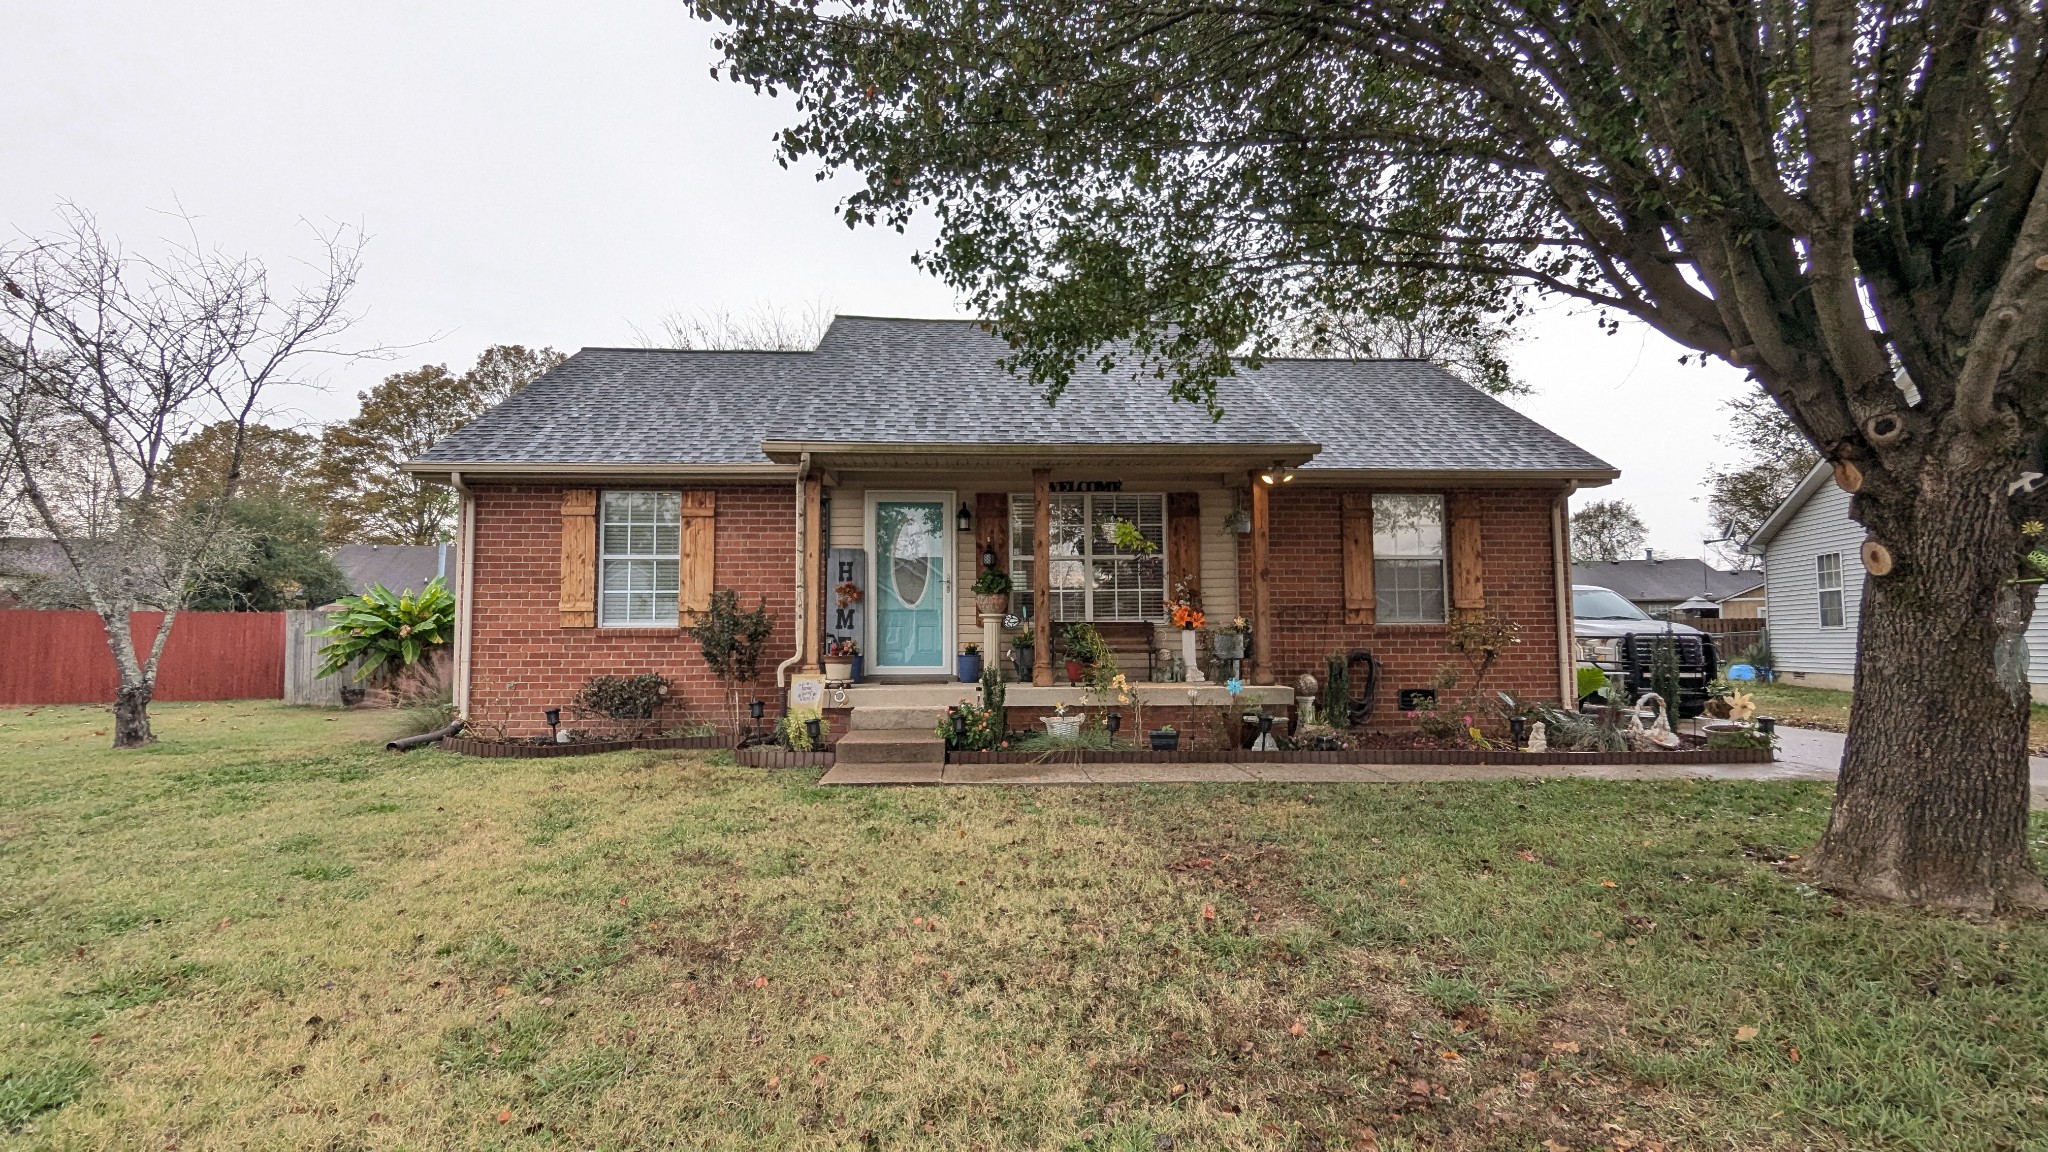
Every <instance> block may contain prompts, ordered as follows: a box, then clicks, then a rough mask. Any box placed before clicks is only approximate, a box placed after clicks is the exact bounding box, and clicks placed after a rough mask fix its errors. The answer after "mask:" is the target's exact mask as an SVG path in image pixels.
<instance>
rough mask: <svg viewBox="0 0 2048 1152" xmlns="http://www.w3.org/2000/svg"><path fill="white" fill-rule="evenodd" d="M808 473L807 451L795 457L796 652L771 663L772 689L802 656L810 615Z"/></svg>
mask: <svg viewBox="0 0 2048 1152" xmlns="http://www.w3.org/2000/svg"><path fill="white" fill-rule="evenodd" d="M810 476H811V454H810V453H809V452H806V453H804V454H803V455H802V456H799V457H798V458H797V466H796V651H795V652H793V653H791V654H790V657H789V659H787V660H784V661H783V662H782V663H780V664H777V665H776V666H775V690H776V691H777V692H781V691H783V690H784V689H785V688H787V687H788V685H789V666H790V665H792V664H795V663H797V662H798V661H801V660H802V659H803V658H804V627H805V625H806V622H807V621H808V620H809V617H810V606H809V604H808V603H807V601H809V600H810V592H811V590H810V589H809V588H807V587H805V584H806V581H805V580H804V577H805V575H806V574H807V573H806V572H805V570H804V553H805V552H807V551H809V550H810V546H811V540H810V536H809V535H807V533H806V529H807V527H808V525H806V524H805V523H804V520H805V518H806V517H805V511H806V507H807V505H808V501H806V500H805V499H804V482H805V481H807V480H809V479H810Z"/></svg>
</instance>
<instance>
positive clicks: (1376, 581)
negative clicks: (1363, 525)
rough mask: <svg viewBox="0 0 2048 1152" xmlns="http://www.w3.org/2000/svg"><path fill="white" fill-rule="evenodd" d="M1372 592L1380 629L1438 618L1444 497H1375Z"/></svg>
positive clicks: (1441, 598)
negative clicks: (1389, 625)
mask: <svg viewBox="0 0 2048 1152" xmlns="http://www.w3.org/2000/svg"><path fill="white" fill-rule="evenodd" d="M1372 587H1373V600H1374V605H1373V607H1374V615H1375V618H1376V619H1377V620H1378V621H1379V622H1380V623H1382V624H1438V623H1441V622H1442V621H1443V619H1444V498H1443V497H1442V496H1397V495H1387V494H1375V495H1374V496H1373V498H1372Z"/></svg>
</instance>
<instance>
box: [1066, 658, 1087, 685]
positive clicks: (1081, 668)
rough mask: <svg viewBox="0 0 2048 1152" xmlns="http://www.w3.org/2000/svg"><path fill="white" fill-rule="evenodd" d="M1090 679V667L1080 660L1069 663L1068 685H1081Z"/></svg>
mask: <svg viewBox="0 0 2048 1152" xmlns="http://www.w3.org/2000/svg"><path fill="white" fill-rule="evenodd" d="M1087 678H1088V666H1087V665H1086V664H1083V663H1081V662H1080V661H1079V660H1069V661H1067V683H1069V684H1079V683H1080V682H1081V681H1083V680H1085V679H1087Z"/></svg>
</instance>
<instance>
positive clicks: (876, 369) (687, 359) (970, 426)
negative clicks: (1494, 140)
mask: <svg viewBox="0 0 2048 1152" xmlns="http://www.w3.org/2000/svg"><path fill="white" fill-rule="evenodd" d="M1006 350H1007V349H1006V346H1005V345H1004V344H1003V343H1002V342H1001V341H1000V340H998V339H997V338H996V337H995V336H993V335H991V334H990V333H989V332H988V331H987V330H986V329H984V328H983V327H982V326H981V325H979V324H978V323H976V322H973V321H963V320H897V319H883V318H874V317H863V316H840V317H838V318H836V319H835V320H834V321H833V322H832V326H831V328H830V329H829V330H828V331H827V332H826V334H825V337H824V339H823V340H822V341H820V342H819V345H818V347H817V349H816V350H815V351H812V352H678V351H666V350H647V349H620V348H586V349H584V350H582V351H581V352H578V353H577V354H576V355H574V356H572V357H570V358H569V360H568V361H567V362H566V363H564V364H563V365H562V366H561V367H560V368H557V369H555V370H554V371H553V372H550V373H548V374H547V375H546V376H544V377H542V378H541V379H540V380H538V381H536V382H534V383H533V384H531V385H529V386H528V387H526V388H525V389H523V390H522V391H520V392H519V393H517V394H515V395H514V396H513V397H512V398H511V399H509V400H507V401H505V402H504V403H503V404H500V405H498V406H497V407H496V408H494V409H492V410H491V411H489V412H487V413H485V414H484V415H483V416H482V417H481V418H479V419H477V420H476V421H474V422H473V423H471V424H470V425H468V426H467V427H465V428H463V429H461V430H459V431H457V432H456V433H454V434H453V435H451V436H448V437H447V438H445V439H443V440H442V441H440V442H439V443H437V444H435V445H434V446H433V447H432V448H431V449H429V450H428V451H427V452H426V453H425V454H424V455H422V456H421V457H420V458H419V459H418V460H417V461H415V464H416V465H422V466H432V465H444V466H455V465H463V464H499V465H512V464H532V465H536V466H546V465H551V464H561V465H604V464H675V465H684V466H696V465H714V466H715V465H728V464H762V463H766V462H767V460H768V458H767V457H766V456H765V455H764V454H763V452H762V450H761V445H762V442H763V441H769V440H789V441H806V442H830V443H844V444H849V445H858V444H863V443H865V444H901V443H913V444H926V443H929V444H932V445H935V446H937V445H945V446H951V447H955V448H957V447H960V446H963V445H965V446H972V445H975V444H989V445H1032V444H1046V445H1104V446H1140V445H1145V446H1151V445H1188V446H1191V447H1217V448H1224V447H1232V448H1247V447H1252V448H1255V447H1257V446H1263V445H1276V446H1277V445H1318V444H1319V445H1321V446H1322V450H1321V451H1320V452H1319V453H1318V454H1317V455H1316V456H1315V458H1314V459H1313V460H1312V461H1311V463H1310V465H1309V468H1310V469H1314V470H1323V469H1346V470H1351V469H1358V470H1375V471H1378V470H1396V471H1464V470H1488V471H1491V470H1542V471H1550V472H1563V473H1572V474H1585V475H1588V476H1601V475H1611V474H1612V473H1613V469H1612V468H1610V467H1609V466H1608V465H1607V464H1605V463H1604V462H1602V461H1600V460H1599V459H1597V458H1595V457H1594V456H1592V455H1591V454H1589V453H1587V452H1585V451H1584V450H1582V449H1580V448H1578V447H1577V446H1576V445H1573V444H1572V443H1570V442H1569V441H1567V440H1565V439H1564V438H1563V437H1560V436H1558V435H1557V434H1555V433H1553V432H1551V431H1550V430H1549V429H1546V428H1544V427H1543V426H1542V425H1540V424H1537V423H1536V422H1535V421H1533V420H1530V419H1529V418H1528V417H1526V416H1523V415H1522V414H1520V413H1518V412H1516V411H1514V410H1513V409H1511V408H1509V407H1507V406H1506V405H1505V404H1502V403H1500V402H1499V401H1497V400H1495V399H1493V398H1492V397H1490V396H1487V395H1485V394H1483V393H1481V392H1479V391H1478V390H1476V389H1474V388H1472V387H1470V386H1468V385H1466V384H1464V383H1463V382H1462V381H1459V380H1458V379H1456V378H1455V377H1453V376H1451V375H1450V374H1448V373H1446V372H1444V371H1443V370H1442V369H1441V368H1438V367H1436V366H1435V365H1433V364H1429V363H1427V362H1424V361H1415V360H1281V361H1275V362H1272V363H1269V364H1267V365H1266V366H1265V367H1263V368H1261V369H1259V370H1258V371H1255V372H1245V373H1242V374H1240V375H1239V376H1238V377H1236V378H1234V379H1231V380H1226V381H1224V382H1223V384H1222V386H1221V390H1220V394H1219V395H1220V400H1221V402H1222V407H1223V411H1224V416H1223V418H1222V419H1221V420H1220V421H1213V422H1212V421H1211V420H1210V419H1209V416H1208V413H1207V412H1205V411H1203V410H1202V409H1201V408H1199V407H1197V406H1195V405H1191V404H1184V403H1175V402H1172V401H1170V400H1169V399H1168V398H1167V385H1166V382H1165V381H1163V380H1158V379H1152V378H1144V379H1132V377H1131V373H1130V370H1129V369H1128V367H1119V368H1118V369H1117V370H1116V371H1113V372H1110V373H1103V372H1100V371H1099V370H1096V369H1094V368H1093V367H1092V366H1084V367H1083V368H1082V370H1080V371H1078V372H1077V373H1076V374H1075V377H1074V380H1073V382H1072V383H1071V384H1070V385H1069V386H1068V388H1067V391H1066V393H1065V394H1064V395H1063V396H1062V397H1061V398H1060V401H1059V403H1058V404H1057V405H1055V406H1053V407H1051V408H1048V407H1046V405H1045V403H1044V401H1043V400H1042V399H1040V398H1039V397H1038V395H1037V394H1036V393H1035V391H1034V390H1033V388H1032V387H1031V385H1030V383H1029V382H1028V381H1026V380H1024V379H1022V378H1020V377H1018V376H1015V375H1012V374H1011V373H1009V372H1007V371H1005V370H1004V369H1003V368H1002V366H1001V365H1000V363H999V360H1000V358H1001V357H1002V356H1003V355H1004V354H1005V352H1006Z"/></svg>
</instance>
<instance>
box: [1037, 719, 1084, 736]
mask: <svg viewBox="0 0 2048 1152" xmlns="http://www.w3.org/2000/svg"><path fill="white" fill-rule="evenodd" d="M1085 719H1086V717H1085V716H1082V715H1081V714H1080V713H1078V712H1077V713H1075V714H1074V715H1072V716H1040V717H1039V718H1038V722H1039V723H1041V724H1043V725H1045V730H1046V731H1047V732H1049V733H1051V734H1052V738H1053V739H1055V740H1077V739H1079V738H1080V736H1081V721H1082V720H1085Z"/></svg>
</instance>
